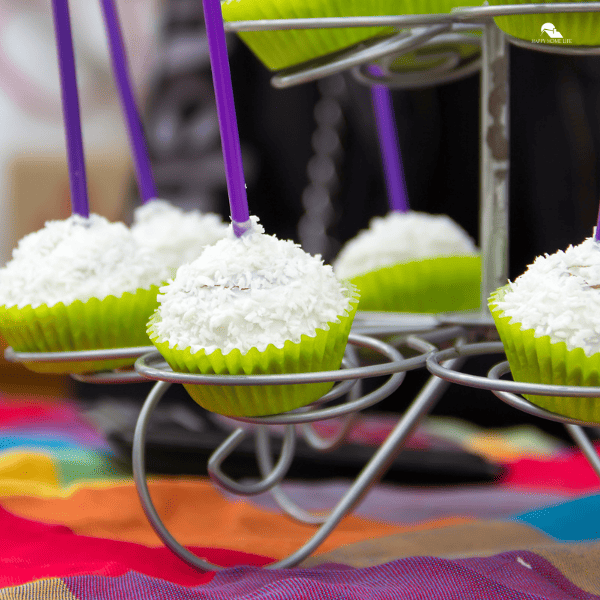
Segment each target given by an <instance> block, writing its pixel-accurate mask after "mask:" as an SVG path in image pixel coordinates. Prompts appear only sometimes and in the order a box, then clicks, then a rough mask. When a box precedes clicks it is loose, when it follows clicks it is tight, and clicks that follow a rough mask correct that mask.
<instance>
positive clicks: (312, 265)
mask: <svg viewBox="0 0 600 600" xmlns="http://www.w3.org/2000/svg"><path fill="white" fill-rule="evenodd" d="M251 219H252V227H251V229H250V230H249V231H248V232H246V233H245V234H244V235H243V236H242V237H240V238H236V237H235V235H234V234H233V230H232V229H231V227H230V229H229V232H228V236H227V237H226V238H225V239H223V240H220V241H218V242H217V243H216V244H215V245H214V246H208V247H207V248H206V249H205V250H204V252H203V253H202V254H201V255H200V256H199V257H198V258H197V259H196V260H195V261H194V262H192V263H190V264H185V265H182V266H181V267H179V269H178V270H177V275H176V277H175V279H174V280H173V281H170V282H169V283H168V285H166V286H164V287H162V288H161V292H162V293H161V294H160V295H159V297H158V299H159V302H160V306H159V309H158V311H159V315H158V316H159V318H158V319H157V321H156V323H155V324H154V325H153V327H152V328H153V331H154V333H155V334H157V335H158V338H159V340H160V341H167V340H168V341H169V346H170V347H171V348H174V347H175V346H177V347H178V348H179V349H185V348H190V350H191V352H197V351H198V350H200V349H202V348H203V349H204V350H205V351H206V352H207V353H211V352H213V351H215V350H217V349H220V350H221V351H222V352H223V354H227V353H228V352H230V351H231V350H233V349H234V348H237V349H239V350H240V351H241V352H242V353H246V352H247V351H248V350H250V349H251V348H257V349H258V350H259V351H261V352H262V351H264V350H265V349H266V348H267V346H268V345H269V344H273V345H274V346H276V347H277V348H281V347H283V345H284V343H285V342H286V341H287V340H291V341H292V342H296V343H297V342H299V341H300V339H301V336H302V335H307V336H310V337H314V336H315V335H316V330H317V329H320V328H321V329H327V323H329V322H339V316H341V315H343V314H344V313H345V312H346V311H347V310H348V309H349V307H350V299H349V297H348V295H347V294H345V293H344V292H345V290H346V287H345V286H344V285H343V284H342V283H341V282H340V281H339V280H338V279H337V277H336V276H335V275H334V273H333V269H332V268H331V267H330V266H329V265H324V264H323V261H322V260H321V257H320V256H311V255H309V254H307V253H306V252H304V251H303V250H302V249H301V248H300V246H298V245H297V244H295V243H294V242H292V241H290V240H279V239H277V238H276V237H275V236H271V235H266V234H265V233H264V229H263V227H262V226H261V225H260V224H259V223H258V219H257V218H256V217H251Z"/></svg>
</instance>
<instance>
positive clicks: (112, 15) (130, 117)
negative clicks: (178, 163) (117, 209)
mask: <svg viewBox="0 0 600 600" xmlns="http://www.w3.org/2000/svg"><path fill="white" fill-rule="evenodd" d="M101 5H102V13H103V15H104V26H105V28H106V33H107V36H108V47H109V49H110V58H111V61H112V68H113V73H114V76H115V81H116V84H117V89H118V90H119V98H120V99H121V107H122V109H123V113H124V115H125V120H126V122H127V132H128V133H129V145H130V146H131V152H132V154H133V163H134V169H135V177H136V179H137V184H138V188H139V192H140V197H141V199H142V203H145V202H148V200H152V199H153V198H156V197H157V195H158V193H157V191H156V184H155V182H154V177H153V175H152V167H151V165H150V157H149V156H148V147H147V145H146V138H145V136H144V129H143V127H142V120H141V118H140V113H139V111H138V109H137V105H136V102H135V97H134V94H133V85H132V83H131V77H130V76H129V65H128V61H127V53H126V52H125V43H124V42H123V34H122V32H121V26H120V24H119V14H118V13H117V9H116V7H115V3H114V1H113V0H101Z"/></svg>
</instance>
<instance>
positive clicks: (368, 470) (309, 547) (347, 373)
mask: <svg viewBox="0 0 600 600" xmlns="http://www.w3.org/2000/svg"><path fill="white" fill-rule="evenodd" d="M349 342H350V343H351V344H353V345H358V346H361V347H363V348H369V349H371V350H373V351H376V352H378V353H379V354H381V355H383V356H384V357H385V358H388V359H390V361H391V362H390V363H385V364H384V365H371V366H368V367H354V368H352V367H351V368H348V369H342V370H340V371H337V372H326V373H323V374H321V373H310V374H307V373H299V374H296V375H294V376H285V377H282V376H279V375H263V376H245V377H236V376H230V377H216V376H215V377H214V378H212V377H208V378H207V376H204V375H201V376H195V375H193V376H191V378H188V377H185V379H184V380H181V379H179V378H178V376H177V375H175V374H173V376H172V375H171V373H169V369H168V367H165V366H163V367H162V368H161V369H157V368H156V367H148V366H147V362H148V360H149V359H151V358H153V356H154V355H146V356H144V357H142V358H140V359H138V362H137V363H136V369H137V370H138V371H139V372H140V373H144V374H145V375H146V376H148V375H152V377H153V378H156V379H158V378H159V373H158V372H157V371H162V375H161V379H162V378H164V380H161V381H159V382H158V383H157V384H156V385H155V386H154V388H153V390H152V392H151V393H150V395H149V396H148V398H147V400H146V402H145V404H144V406H143V407H142V410H141V413H140V417H139V419H138V422H137V425H136V429H135V434H134V442H133V453H132V455H133V473H134V479H135V482H136V487H137V489H138V494H139V496H140V501H141V503H142V507H143V509H144V512H145V513H146V516H147V517H148V520H149V521H150V523H151V525H152V527H153V528H154V530H155V531H156V533H157V534H158V536H159V537H160V538H161V539H162V541H163V542H164V543H165V545H166V546H167V547H168V548H170V549H171V550H172V551H173V552H174V553H175V554H177V556H179V557H180V558H181V559H182V560H184V561H185V562H186V563H188V564H190V565H192V566H194V567H197V568H200V569H209V570H218V569H220V568H221V567H219V566H218V565H213V564H211V563H209V562H207V561H205V560H203V559H201V558H199V557H197V556H195V555H194V554H192V553H191V552H190V551H189V550H187V549H186V548H185V547H183V546H182V545H181V544H180V543H179V542H177V540H175V538H174V537H173V536H172V535H171V533H170V532H169V531H168V530H167V528H166V527H165V525H164V524H163V522H162V520H161V519H160V516H159V515H158V513H157V512H156V509H155V507H154V505H153V502H152V498H151V496H150V492H149V489H148V485H147V480H146V470H145V456H144V450H145V443H146V438H145V436H146V430H147V426H148V423H149V420H150V417H151V414H152V412H153V410H154V408H155V407H156V405H157V404H158V402H159V401H160V399H161V398H162V396H163V395H164V393H165V392H166V390H167V389H168V387H169V386H170V385H171V383H172V382H173V381H171V380H172V379H173V380H174V379H178V381H177V383H182V381H185V382H186V383H190V382H194V383H201V384H203V385H250V384H255V385H268V384H273V383H274V382H277V383H278V384H280V383H282V384H294V383H306V382H308V381H311V382H313V381H318V380H325V381H331V380H332V379H333V377H332V376H333V375H335V379H345V380H346V381H348V380H350V381H351V380H352V379H358V378H364V377H367V376H376V375H381V374H386V375H389V376H390V378H389V380H388V381H387V382H386V383H384V384H383V385H382V386H380V388H378V389H376V390H375V391H374V392H371V393H370V394H367V396H364V397H363V398H359V399H358V400H354V401H352V400H351V401H350V402H348V403H347V404H346V405H340V406H338V407H335V408H334V409H318V408H317V409H314V410H313V409H312V408H311V407H307V408H304V409H300V411H299V412H296V411H292V412H291V413H286V414H285V415H277V416H274V417H253V418H244V417H233V418H235V419H237V420H239V421H245V422H252V423H260V424H271V423H285V424H286V425H287V427H286V436H285V438H284V444H283V448H282V451H281V455H280V458H279V461H278V463H277V465H276V466H275V467H273V465H272V462H271V458H270V451H269V448H268V434H267V431H266V429H265V428H264V427H260V428H259V429H258V431H257V437H256V444H257V457H258V460H259V468H260V471H261V474H262V479H261V480H259V481H258V482H256V483H252V484H243V483H239V482H235V481H233V480H231V479H230V478H229V477H227V476H226V475H225V474H224V473H223V472H222V471H221V470H220V466H221V464H222V462H223V461H224V459H225V458H226V457H227V456H229V454H230V453H231V452H232V451H233V450H234V449H235V447H236V446H237V445H238V444H239V443H240V442H241V440H242V439H243V438H244V437H245V435H246V432H245V431H244V430H243V429H241V428H240V429H237V430H235V431H234V432H233V433H232V434H231V435H230V436H229V437H228V438H227V440H226V441H225V442H224V444H222V445H221V446H220V448H218V449H217V451H216V452H215V453H214V454H213V456H212V457H211V458H210V459H209V465H210V470H209V473H210V476H211V477H212V478H213V480H215V481H216V482H217V483H219V484H220V485H223V486H224V487H225V488H226V489H228V490H230V491H235V492H236V493H240V494H256V493H260V492H263V491H266V490H269V489H270V490H271V492H272V494H273V497H274V498H275V500H276V501H277V503H278V504H279V505H280V506H281V507H282V509H283V510H284V511H285V512H287V513H288V514H289V515H290V516H291V517H292V518H295V519H297V520H300V521H302V522H305V523H311V524H319V525H320V527H319V529H318V530H317V532H316V533H315V534H314V535H313V536H312V538H311V539H310V540H308V542H306V543H305V544H304V545H303V546H302V547H301V548H300V549H299V550H297V551H296V552H294V553H293V554H291V555H290V556H288V557H287V558H285V559H283V560H281V561H278V562H277V563H274V564H272V565H269V566H268V567H267V568H271V569H272V568H284V567H292V566H295V565H297V564H298V563H300V562H301V561H302V560H304V559H305V558H306V557H308V556H309V555H310V554H311V553H312V552H313V551H314V550H315V549H316V548H317V547H318V546H319V545H320V544H321V543H322V542H323V541H324V540H325V538H326V537H327V536H328V535H329V534H330V533H331V531H332V530H333V529H334V527H335V526H336V525H337V524H338V523H339V521H340V520H341V519H342V518H343V517H344V516H345V515H346V514H347V513H348V512H349V511H351V510H352V509H353V507H355V506H356V504H358V503H359V502H360V501H361V500H362V498H363V497H364V496H365V494H366V493H367V492H368V490H369V489H370V488H371V487H372V486H373V485H374V484H375V483H376V482H377V481H378V480H379V479H380V478H381V476H382V475H383V474H384V473H385V471H386V470H387V468H388V467H389V465H390V463H391V462H392V461H393V460H394V458H395V457H396V456H397V455H398V453H399V452H400V451H401V449H402V447H403V446H404V443H405V442H406V440H407V439H408V437H409V436H410V434H411V433H412V432H413V431H414V429H415V428H416V427H417V425H418V424H419V423H420V422H421V420H422V419H423V418H424V417H425V415H426V414H428V413H429V411H430V410H431V409H432V408H433V406H434V405H435V403H436V402H437V400H438V399H439V398H440V396H441V395H442V394H443V392H444V390H445V389H446V388H447V386H448V383H447V382H446V381H444V380H443V379H440V378H438V377H432V378H430V380H429V382H428V383H427V384H426V386H425V387H424V388H423V390H422V391H421V392H420V393H419V395H418V396H417V397H416V398H415V400H414V401H413V403H412V404H411V406H410V407H409V408H408V410H407V411H406V412H405V413H404V415H403V416H402V417H401V418H400V420H399V422H398V424H397V425H396V427H395V428H394V430H393V431H392V432H391V433H390V434H389V435H388V437H387V439H386V440H385V442H384V443H383V444H382V445H381V446H380V447H379V448H378V449H377V450H376V451H375V453H374V455H373V457H372V458H371V460H369V462H368V463H367V465H366V466H365V467H364V468H363V470H362V471H361V473H360V474H359V476H358V477H357V478H356V480H355V481H354V482H353V483H352V484H351V485H350V487H349V489H348V490H347V491H346V493H345V494H344V495H343V497H342V498H341V499H340V501H339V502H338V504H337V505H336V506H335V507H334V508H333V509H332V510H331V511H330V512H329V513H328V514H327V515H325V516H317V515H313V514H312V513H309V512H307V511H305V510H303V509H302V508H300V507H299V506H297V505H296V504H295V503H293V502H291V501H290V499H289V498H287V496H286V495H285V494H284V493H283V491H282V490H281V488H280V487H279V485H278V484H279V482H280V481H281V480H282V478H283V477H284V476H285V472H286V471H287V468H288V467H289V464H290V461H291V457H292V454H293V444H294V435H295V433H294V431H295V430H294V427H293V424H295V423H307V422H311V421H315V420H317V419H325V418H331V416H338V415H340V414H348V413H349V412H356V411H357V410H360V409H361V408H364V407H365V406H370V405H371V404H372V403H373V402H371V401H369V402H365V399H367V398H369V397H372V398H375V397H377V400H375V401H379V400H381V399H382V398H383V397H385V396H387V395H388V394H389V393H391V391H393V389H396V388H397V387H398V386H399V385H400V383H401V381H402V378H403V376H404V373H405V372H406V370H408V369H413V368H418V367H417V362H421V363H424V362H425V359H426V354H429V353H430V352H432V351H434V350H435V347H433V346H432V345H431V344H430V343H429V342H427V341H424V340H419V339H417V338H413V339H411V340H410V342H409V343H410V344H411V345H412V347H414V348H420V349H422V350H424V351H425V353H426V354H424V355H421V356H419V357H417V358H418V359H419V360H418V361H414V360H412V359H403V358H402V355H401V354H400V353H399V352H398V351H397V350H395V349H394V348H392V347H391V346H389V345H387V344H385V343H383V342H381V341H378V340H374V339H369V338H366V337H365V336H359V335H355V334H351V336H350V340H349ZM460 362H461V359H460V358H457V359H453V360H451V361H450V364H451V365H453V366H456V365H457V364H458V363H460ZM381 366H384V367H385V369H381V368H380V367H381ZM350 378H351V379H350ZM167 379H168V380H167ZM284 382H285V383H284ZM340 408H341V409H342V410H339V409H340Z"/></svg>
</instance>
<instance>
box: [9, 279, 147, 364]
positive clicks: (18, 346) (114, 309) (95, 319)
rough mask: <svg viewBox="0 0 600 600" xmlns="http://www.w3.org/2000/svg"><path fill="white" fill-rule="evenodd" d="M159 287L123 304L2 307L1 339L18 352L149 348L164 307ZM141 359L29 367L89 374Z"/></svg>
mask: <svg viewBox="0 0 600 600" xmlns="http://www.w3.org/2000/svg"><path fill="white" fill-rule="evenodd" d="M157 294H158V287H157V286H153V287H151V288H150V289H138V290H137V291H136V292H135V293H129V292H125V293H124V294H123V295H122V296H120V297H119V298H117V297H115V296H107V297H106V298H104V299H103V300H98V299H97V298H91V299H90V300H88V301H87V302H81V301H80V300H76V301H75V302H72V303H71V304H67V305H65V304H63V303H62V302H59V303H57V304H54V305H53V306H47V305H46V304H42V305H41V306H38V307H37V308H32V307H31V306H25V307H23V308H18V307H16V306H12V307H6V306H0V334H1V335H2V336H3V337H4V339H5V340H6V342H7V343H8V344H9V345H10V346H12V348H13V350H15V351H16V352H66V351H73V350H100V349H111V348H127V347H132V346H148V345H150V340H149V339H148V335H147V334H146V323H147V322H148V319H149V318H150V316H151V315H152V313H153V312H154V310H155V309H156V307H157V306H158V301H157ZM134 362H135V358H125V359H119V360H101V361H82V362H78V361H73V362H62V363H38V362H26V363H23V364H24V365H25V366H26V367H27V368H28V369H30V370H31V371H36V372H38V373H86V372H93V371H103V370H110V369H117V368H121V367H126V366H128V365H132V364H133V363H134Z"/></svg>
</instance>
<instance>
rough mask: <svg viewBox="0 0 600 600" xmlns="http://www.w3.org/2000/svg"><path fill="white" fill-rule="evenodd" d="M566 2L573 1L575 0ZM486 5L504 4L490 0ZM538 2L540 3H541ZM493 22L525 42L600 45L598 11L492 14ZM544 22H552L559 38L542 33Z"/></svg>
mask: <svg viewBox="0 0 600 600" xmlns="http://www.w3.org/2000/svg"><path fill="white" fill-rule="evenodd" d="M568 1H570V2H575V1H576V0H568ZM584 1H585V0H584ZM490 4H505V2H503V1H502V0H491V1H490ZM511 4H530V2H529V0H517V1H515V2H511ZM539 4H544V2H540V3H539ZM495 21H496V25H498V27H499V28H500V29H502V31H504V32H505V33H508V34H509V35H512V36H513V37H516V38H519V39H522V40H526V41H528V42H537V43H542V44H556V45H560V46H562V45H563V44H564V43H565V42H564V40H570V44H573V45H576V46H597V45H600V14H598V13H594V12H588V13H542V14H539V15H512V16H510V17H496V18H495ZM546 23H551V24H553V25H554V27H555V28H556V29H557V30H558V31H559V32H560V34H561V35H562V36H563V37H562V38H558V39H553V38H551V37H550V36H549V35H548V34H547V33H545V32H542V26H543V25H545V24H546ZM570 44H568V45H570Z"/></svg>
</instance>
